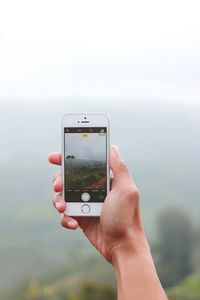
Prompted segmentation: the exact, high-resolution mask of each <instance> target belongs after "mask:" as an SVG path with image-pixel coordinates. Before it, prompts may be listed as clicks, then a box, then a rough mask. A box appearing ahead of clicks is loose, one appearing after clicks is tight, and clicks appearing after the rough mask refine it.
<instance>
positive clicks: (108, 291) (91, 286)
mask: <svg viewBox="0 0 200 300" xmlns="http://www.w3.org/2000/svg"><path fill="white" fill-rule="evenodd" d="M79 297H80V298H79V299H80V300H116V297H117V294H116V290H115V289H114V288H113V287H112V286H109V285H103V284H98V283H91V282H88V283H84V284H83V285H82V287H81V290H80V296H79Z"/></svg>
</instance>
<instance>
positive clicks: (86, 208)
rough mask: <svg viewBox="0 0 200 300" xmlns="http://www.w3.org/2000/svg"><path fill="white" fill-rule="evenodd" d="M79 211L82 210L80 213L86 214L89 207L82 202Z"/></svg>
mask: <svg viewBox="0 0 200 300" xmlns="http://www.w3.org/2000/svg"><path fill="white" fill-rule="evenodd" d="M81 211H82V213H84V214H88V213H89V212H90V207H89V205H87V204H83V205H82V206H81Z"/></svg>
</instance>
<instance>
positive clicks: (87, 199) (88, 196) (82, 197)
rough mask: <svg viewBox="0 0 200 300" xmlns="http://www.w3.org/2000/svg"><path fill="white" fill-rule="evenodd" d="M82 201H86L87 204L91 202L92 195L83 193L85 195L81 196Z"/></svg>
mask: <svg viewBox="0 0 200 300" xmlns="http://www.w3.org/2000/svg"><path fill="white" fill-rule="evenodd" d="M81 199H82V200H83V201H85V202H87V201H89V200H90V194H88V193H83V194H82V195H81Z"/></svg>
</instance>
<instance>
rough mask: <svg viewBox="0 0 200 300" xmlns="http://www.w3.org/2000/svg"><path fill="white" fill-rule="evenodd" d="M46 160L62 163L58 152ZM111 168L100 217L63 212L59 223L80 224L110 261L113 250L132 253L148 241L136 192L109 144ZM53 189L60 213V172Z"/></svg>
mask: <svg viewBox="0 0 200 300" xmlns="http://www.w3.org/2000/svg"><path fill="white" fill-rule="evenodd" d="M48 159H49V162H50V163H52V164H56V165H61V153H60V152H56V153H55V152H54V153H51V154H50V155H49V158H48ZM110 168H111V171H112V176H111V190H110V191H109V192H108V194H107V197H106V199H105V201H104V204H103V209H102V212H101V216H100V217H73V218H72V217H69V216H66V215H63V217H62V219H61V224H62V226H64V227H66V228H68V229H77V228H78V226H79V227H80V228H81V229H82V230H83V232H84V234H85V235H86V237H87V238H88V239H89V241H90V242H91V243H92V245H93V246H95V247H96V249H97V250H98V251H99V252H100V253H101V254H102V255H103V256H104V257H105V258H106V259H107V260H108V261H109V262H111V263H112V262H113V255H114V253H115V252H117V251H118V250H119V249H120V248H123V249H129V248H130V249H131V251H132V253H134V251H138V250H139V251H140V247H143V246H146V245H147V243H146V238H145V234H144V231H143V228H142V222H141V217H140V207H139V201H140V199H139V198H140V197H139V192H138V189H137V187H136V185H135V183H134V181H133V179H132V176H131V174H130V172H129V170H128V167H127V165H126V163H125V162H124V161H123V160H122V159H121V157H120V153H119V149H118V147H117V146H112V147H111V151H110ZM53 189H54V191H55V192H56V195H55V197H54V199H53V203H54V206H55V207H56V209H57V210H58V212H59V213H64V212H65V211H66V210H67V203H66V202H65V201H64V200H63V198H62V196H61V192H62V189H63V182H62V177H61V173H58V174H56V175H55V176H54V184H53Z"/></svg>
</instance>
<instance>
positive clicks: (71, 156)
mask: <svg viewBox="0 0 200 300" xmlns="http://www.w3.org/2000/svg"><path fill="white" fill-rule="evenodd" d="M73 158H75V156H74V155H67V156H66V159H73Z"/></svg>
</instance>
